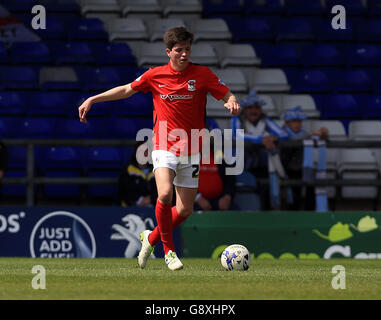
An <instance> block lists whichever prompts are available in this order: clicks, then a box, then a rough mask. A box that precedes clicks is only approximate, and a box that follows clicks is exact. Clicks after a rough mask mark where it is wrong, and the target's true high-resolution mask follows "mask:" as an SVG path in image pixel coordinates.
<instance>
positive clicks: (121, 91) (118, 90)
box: [78, 83, 137, 123]
mask: <svg viewBox="0 0 381 320" xmlns="http://www.w3.org/2000/svg"><path fill="white" fill-rule="evenodd" d="M136 92H137V91H135V90H134V89H132V87H131V83H129V84H126V85H124V86H119V87H115V88H113V89H110V90H107V91H105V92H102V93H100V94H97V95H95V96H92V97H89V98H88V99H86V100H85V101H84V102H83V103H82V104H81V105H80V107H79V108H78V114H79V119H80V121H81V122H84V123H86V122H87V119H86V114H87V113H88V112H89V111H90V109H91V106H92V105H93V104H94V103H97V102H104V101H113V100H120V99H125V98H128V97H131V96H132V95H133V94H134V93H136Z"/></svg>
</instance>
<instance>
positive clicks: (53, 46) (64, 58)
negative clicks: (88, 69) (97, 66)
mask: <svg viewBox="0 0 381 320" xmlns="http://www.w3.org/2000/svg"><path fill="white" fill-rule="evenodd" d="M48 46H49V48H50V52H51V55H52V58H53V61H54V62H55V63H56V64H83V63H93V62H95V59H94V57H93V56H92V53H91V50H90V48H89V46H88V44H87V43H85V42H66V43H65V42H56V41H54V42H50V43H49V45H48Z"/></svg>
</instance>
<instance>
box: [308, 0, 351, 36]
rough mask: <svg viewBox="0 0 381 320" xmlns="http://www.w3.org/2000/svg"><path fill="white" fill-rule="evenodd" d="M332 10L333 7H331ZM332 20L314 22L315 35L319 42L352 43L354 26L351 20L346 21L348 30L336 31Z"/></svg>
mask: <svg viewBox="0 0 381 320" xmlns="http://www.w3.org/2000/svg"><path fill="white" fill-rule="evenodd" d="M330 8H332V7H330ZM331 21H332V20H331V19H324V18H323V19H321V20H317V21H313V22H312V26H313V29H314V34H315V35H316V39H317V41H318V42H324V41H330V42H339V41H352V40H353V26H352V23H351V21H350V20H349V19H347V20H346V28H345V29H338V30H335V29H333V28H332V24H331Z"/></svg>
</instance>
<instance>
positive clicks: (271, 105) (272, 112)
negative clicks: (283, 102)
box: [236, 94, 280, 118]
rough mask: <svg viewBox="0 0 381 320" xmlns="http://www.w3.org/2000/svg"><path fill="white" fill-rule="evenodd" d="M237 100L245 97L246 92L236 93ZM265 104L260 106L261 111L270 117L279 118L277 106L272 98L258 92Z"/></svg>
mask: <svg viewBox="0 0 381 320" xmlns="http://www.w3.org/2000/svg"><path fill="white" fill-rule="evenodd" d="M236 97H237V99H238V101H242V100H244V99H245V98H246V97H247V94H236ZM258 97H259V98H260V99H262V100H263V101H264V102H265V103H266V104H265V105H263V106H262V110H263V112H264V113H265V114H266V115H267V116H268V117H270V118H279V116H280V113H279V108H278V107H277V106H276V104H275V102H274V100H273V98H272V97H271V96H270V95H267V94H258Z"/></svg>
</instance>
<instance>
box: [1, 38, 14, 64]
mask: <svg viewBox="0 0 381 320" xmlns="http://www.w3.org/2000/svg"><path fill="white" fill-rule="evenodd" d="M10 60H11V59H10V58H9V56H8V54H7V48H6V46H5V44H4V43H3V42H0V63H7V62H10Z"/></svg>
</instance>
